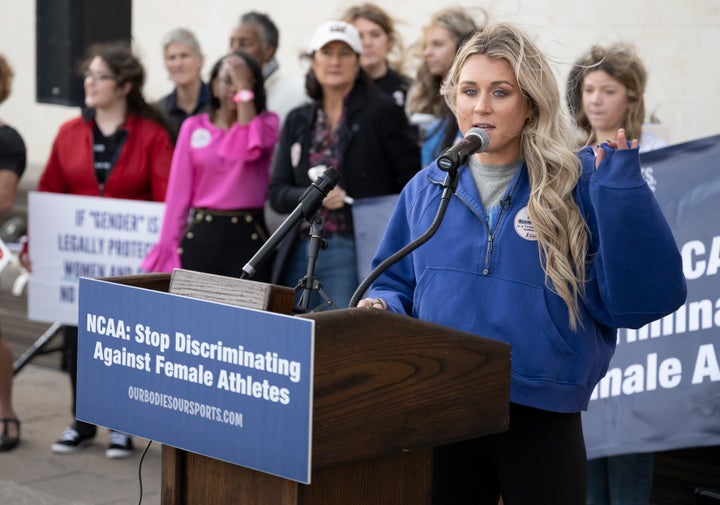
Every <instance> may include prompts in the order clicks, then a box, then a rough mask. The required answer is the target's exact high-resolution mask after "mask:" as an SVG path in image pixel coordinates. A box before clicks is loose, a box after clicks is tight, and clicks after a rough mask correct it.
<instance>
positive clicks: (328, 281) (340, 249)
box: [281, 234, 359, 311]
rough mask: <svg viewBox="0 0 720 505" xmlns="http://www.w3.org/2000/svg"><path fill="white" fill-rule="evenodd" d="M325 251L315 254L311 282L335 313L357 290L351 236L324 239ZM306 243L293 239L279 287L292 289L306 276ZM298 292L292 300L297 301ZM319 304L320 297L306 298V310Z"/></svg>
mask: <svg viewBox="0 0 720 505" xmlns="http://www.w3.org/2000/svg"><path fill="white" fill-rule="evenodd" d="M325 240H326V241H327V249H324V250H321V251H319V252H318V256H317V261H316V263H315V279H317V280H318V281H320V284H321V285H322V288H323V290H324V291H325V293H326V294H327V296H328V298H330V300H332V302H333V303H334V304H335V305H336V306H337V308H339V309H343V308H346V307H347V306H348V303H349V302H350V298H352V295H353V294H354V293H355V290H356V289H357V287H358V284H359V282H358V273H357V260H356V258H355V239H354V238H353V237H352V235H338V234H333V235H330V236H329V237H327V238H326V239H325ZM309 245H310V240H309V239H307V238H305V237H302V236H301V237H299V238H297V239H295V243H294V244H293V247H292V250H291V252H290V255H289V257H288V259H287V262H286V263H285V268H284V271H283V274H282V278H281V279H282V280H281V282H282V284H283V285H285V286H290V287H293V288H294V287H295V286H297V285H298V282H299V281H300V279H302V278H303V277H304V276H305V274H306V273H307V263H308V246H309ZM301 293H302V290H300V291H299V292H298V293H297V294H296V296H295V301H296V303H297V302H298V300H299V297H300V294H301ZM321 303H323V299H322V297H321V296H320V295H319V294H318V293H316V292H314V293H313V294H312V296H311V297H310V303H309V304H308V306H307V308H308V310H310V311H312V310H313V309H314V308H316V307H317V306H318V305H320V304H321Z"/></svg>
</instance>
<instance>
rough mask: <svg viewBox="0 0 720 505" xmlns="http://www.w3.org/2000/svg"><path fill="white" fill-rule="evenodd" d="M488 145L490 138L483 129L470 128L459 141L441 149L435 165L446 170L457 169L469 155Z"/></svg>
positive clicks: (480, 150)
mask: <svg viewBox="0 0 720 505" xmlns="http://www.w3.org/2000/svg"><path fill="white" fill-rule="evenodd" d="M489 145H490V138H489V137H488V134H487V132H486V131H485V130H483V129H482V128H470V129H469V130H468V131H467V133H465V137H464V138H463V139H462V140H461V141H460V142H458V143H457V144H455V145H454V146H452V147H449V148H447V149H445V151H443V153H442V154H441V155H440V156H439V157H438V159H437V165H438V167H440V169H441V170H444V171H446V172H448V171H450V170H457V169H458V168H460V167H461V166H463V165H464V164H465V163H467V160H468V158H469V157H470V156H471V155H473V154H475V153H481V152H483V151H484V150H485V149H487V148H488V146H489Z"/></svg>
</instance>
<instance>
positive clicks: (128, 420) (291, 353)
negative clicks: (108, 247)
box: [77, 278, 314, 484]
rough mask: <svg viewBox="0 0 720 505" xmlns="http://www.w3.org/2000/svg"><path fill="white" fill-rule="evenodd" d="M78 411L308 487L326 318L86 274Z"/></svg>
mask: <svg viewBox="0 0 720 505" xmlns="http://www.w3.org/2000/svg"><path fill="white" fill-rule="evenodd" d="M78 322H79V325H78V326H79V346H78V347H79V349H78V391H77V417H78V419H81V420H83V421H87V422H90V423H93V424H98V425H101V426H106V427H108V428H112V429H114V430H117V431H121V432H125V433H130V434H133V435H137V436H141V437H144V438H148V439H151V440H155V441H157V442H160V443H162V444H166V445H169V446H173V447H177V448H180V449H184V450H187V451H192V452H196V453H199V454H203V455H206V456H209V457H212V458H216V459H220V460H223V461H227V462H230V463H234V464H237V465H241V466H245V467H248V468H253V469H255V470H259V471H262V472H266V473H270V474H273V475H277V476H280V477H284V478H287V479H291V480H294V481H297V482H301V483H305V484H308V483H309V482H310V470H311V462H310V460H311V440H312V439H311V428H312V391H313V389H312V383H313V351H314V321H312V320H308V319H300V318H294V317H290V316H283V315H278V314H272V313H268V312H262V311H257V310H251V309H244V308H240V307H235V306H230V305H223V304H219V303H212V302H207V301H202V300H197V299H194V298H188V297H183V296H178V295H172V294H168V293H161V292H158V291H151V290H146V289H140V288H136V287H130V286H124V285H120V284H114V283H110V282H103V281H98V280H92V279H86V278H83V279H81V280H80V301H79V319H78Z"/></svg>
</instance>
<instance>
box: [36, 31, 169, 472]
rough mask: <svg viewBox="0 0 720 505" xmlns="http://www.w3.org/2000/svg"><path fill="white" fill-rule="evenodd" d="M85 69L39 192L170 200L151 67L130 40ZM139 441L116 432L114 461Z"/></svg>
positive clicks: (73, 372)
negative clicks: (77, 103)
mask: <svg viewBox="0 0 720 505" xmlns="http://www.w3.org/2000/svg"><path fill="white" fill-rule="evenodd" d="M84 69H85V73H84V76H85V81H84V87H85V106H86V109H84V110H83V114H82V116H81V117H78V118H75V119H71V120H70V121H68V122H66V123H65V124H63V125H62V126H61V127H60V131H59V132H58V134H57V136H56V137H55V141H54V142H53V146H52V151H51V153H50V158H49V159H48V162H47V165H46V166H45V170H44V171H43V173H42V175H41V176H40V182H39V184H38V191H49V192H53V193H66V194H72V195H85V196H103V197H108V198H123V199H130V200H152V201H156V202H162V201H164V199H165V190H166V189H167V183H168V178H169V173H170V161H171V160H172V153H173V148H172V144H171V141H170V137H169V135H168V132H167V130H166V128H165V126H164V123H163V120H162V119H161V117H160V115H159V113H158V112H157V111H156V110H155V109H153V108H152V107H151V106H150V105H148V103H147V102H146V101H145V99H144V98H143V95H142V85H143V83H144V80H145V71H144V69H143V66H142V64H141V63H140V61H139V60H138V59H137V58H136V57H135V56H134V55H133V54H132V51H131V50H130V48H129V47H128V46H127V45H125V44H118V43H115V44H104V45H97V46H93V47H91V48H90V49H89V51H88V58H87V59H86V63H85V65H84ZM77 331H78V330H77V326H66V327H65V346H66V351H67V352H66V359H67V363H66V365H67V370H68V373H69V374H70V378H71V381H72V391H73V412H75V390H76V387H75V386H76V383H77ZM96 431H97V428H96V426H94V425H92V424H88V423H85V422H82V421H79V420H75V422H74V423H73V424H72V425H71V426H69V427H68V428H67V429H66V430H65V432H64V433H63V434H62V436H61V437H60V439H58V441H57V442H55V443H54V444H53V446H52V449H53V452H56V453H59V454H70V453H74V452H76V451H77V450H78V449H80V448H82V447H84V446H86V445H87V444H88V443H90V441H91V440H92V439H93V438H94V437H95V434H96ZM132 450H133V446H132V439H131V438H130V437H129V436H127V435H124V434H122V433H117V432H112V431H111V433H110V446H109V447H108V449H107V451H106V452H105V454H106V455H107V457H108V458H124V457H128V456H130V455H131V454H132Z"/></svg>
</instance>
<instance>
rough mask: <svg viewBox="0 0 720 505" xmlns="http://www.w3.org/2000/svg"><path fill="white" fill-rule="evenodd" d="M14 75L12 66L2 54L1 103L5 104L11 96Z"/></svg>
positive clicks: (0, 66)
mask: <svg viewBox="0 0 720 505" xmlns="http://www.w3.org/2000/svg"><path fill="white" fill-rule="evenodd" d="M13 75H15V74H14V73H13V70H12V68H11V67H10V64H9V63H8V62H7V60H6V59H5V57H4V56H3V55H2V54H0V103H3V102H4V101H5V99H6V98H7V97H8V96H10V91H11V89H12V86H11V84H12V79H13Z"/></svg>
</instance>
